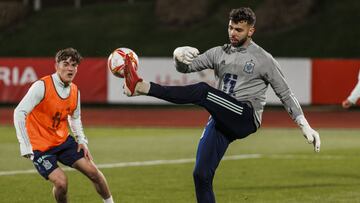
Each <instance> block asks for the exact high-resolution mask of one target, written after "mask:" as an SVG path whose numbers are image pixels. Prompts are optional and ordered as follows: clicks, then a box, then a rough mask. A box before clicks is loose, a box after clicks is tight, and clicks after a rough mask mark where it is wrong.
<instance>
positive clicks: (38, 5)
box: [34, 0, 41, 11]
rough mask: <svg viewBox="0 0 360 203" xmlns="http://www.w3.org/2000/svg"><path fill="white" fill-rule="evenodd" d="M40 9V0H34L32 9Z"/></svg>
mask: <svg viewBox="0 0 360 203" xmlns="http://www.w3.org/2000/svg"><path fill="white" fill-rule="evenodd" d="M40 10H41V0H34V11H40Z"/></svg>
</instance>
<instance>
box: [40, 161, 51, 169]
mask: <svg viewBox="0 0 360 203" xmlns="http://www.w3.org/2000/svg"><path fill="white" fill-rule="evenodd" d="M42 165H43V166H44V167H45V169H46V170H49V169H50V168H51V167H52V164H51V163H50V161H49V160H44V161H43V162H42Z"/></svg>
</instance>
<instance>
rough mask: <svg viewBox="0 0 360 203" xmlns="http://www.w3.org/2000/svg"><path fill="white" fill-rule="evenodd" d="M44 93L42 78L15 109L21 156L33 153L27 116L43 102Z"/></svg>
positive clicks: (15, 122) (15, 124)
mask: <svg viewBox="0 0 360 203" xmlns="http://www.w3.org/2000/svg"><path fill="white" fill-rule="evenodd" d="M44 94H45V84H44V82H43V81H41V80H38V81H36V82H35V83H34V84H33V85H32V86H31V87H30V89H29V90H28V92H27V93H26V95H25V96H24V97H23V98H22V100H21V101H20V103H19V104H18V105H17V107H16V108H15V110H14V127H15V131H16V137H17V139H18V141H19V144H20V154H21V156H24V155H28V154H33V151H32V146H31V143H30V139H29V135H28V133H27V130H26V116H27V115H28V114H29V113H30V112H31V111H32V110H33V109H34V108H35V106H36V105H38V104H39V103H40V102H41V100H42V99H43V98H44Z"/></svg>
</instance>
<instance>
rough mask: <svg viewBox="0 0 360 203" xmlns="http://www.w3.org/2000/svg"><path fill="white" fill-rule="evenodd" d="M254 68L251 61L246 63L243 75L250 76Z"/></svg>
mask: <svg viewBox="0 0 360 203" xmlns="http://www.w3.org/2000/svg"><path fill="white" fill-rule="evenodd" d="M254 67H255V63H254V62H253V60H251V61H246V63H245V66H244V69H243V70H244V72H245V73H248V74H252V73H253V72H254Z"/></svg>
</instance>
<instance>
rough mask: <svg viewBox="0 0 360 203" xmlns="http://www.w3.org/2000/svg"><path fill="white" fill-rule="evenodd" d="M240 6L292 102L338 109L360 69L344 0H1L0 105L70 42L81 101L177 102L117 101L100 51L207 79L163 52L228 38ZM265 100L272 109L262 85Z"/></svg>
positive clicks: (115, 84) (173, 76) (147, 67)
mask: <svg viewBox="0 0 360 203" xmlns="http://www.w3.org/2000/svg"><path fill="white" fill-rule="evenodd" d="M242 6H245V7H251V8H252V9H253V10H254V11H255V13H256V15H257V22H256V32H255V35H254V37H253V38H254V41H255V42H256V43H257V44H259V45H260V46H262V47H263V48H264V49H265V50H267V51H268V52H270V53H271V54H272V55H273V56H274V57H275V58H276V59H277V60H278V61H279V63H280V65H281V66H282V71H283V73H284V75H285V77H286V78H287V81H288V83H289V85H290V87H291V89H292V90H293V92H294V93H295V96H296V97H297V98H298V100H299V102H300V103H301V104H302V105H303V106H304V107H305V108H306V107H315V108H310V109H330V110H336V111H341V107H340V103H341V102H342V101H343V100H344V99H345V98H346V97H347V96H348V95H349V94H350V92H351V90H352V88H353V87H354V86H355V84H356V82H357V76H358V71H359V67H360V60H359V58H358V47H360V40H358V36H360V27H359V26H358V20H359V19H360V13H359V12H358V10H359V9H360V3H358V2H357V1H352V0H344V1H343V2H342V3H339V2H338V1H335V0H327V1H325V0H242V1H240V0H198V1H190V0H64V1H52V0H2V1H1V2H0V47H1V49H0V105H1V106H3V107H5V108H6V107H11V108H13V107H14V106H15V105H16V104H17V103H18V102H19V101H20V99H21V98H22V97H23V96H24V95H25V93H26V92H27V90H28V88H29V87H30V85H31V84H32V82H34V81H36V80H38V79H39V78H41V77H42V76H44V75H47V74H51V73H53V72H54V68H53V64H54V61H53V57H54V55H55V53H56V52H57V51H58V50H59V49H62V48H66V47H74V48H76V49H78V50H79V52H80V53H81V54H82V55H83V56H84V58H85V59H84V60H83V62H82V64H81V65H80V67H79V71H78V75H77V77H76V79H75V83H76V84H78V86H79V88H80V90H81V93H82V103H83V106H84V107H102V108H106V107H120V108H123V107H124V108H127V107H129V106H130V107H131V108H133V109H134V108H145V107H154V106H155V107H160V108H165V107H166V108H168V107H171V108H173V107H178V106H176V105H169V103H167V102H164V101H160V100H158V99H154V98H150V97H141V98H127V97H125V96H124V95H123V94H122V85H121V84H122V79H119V78H116V77H114V76H112V75H111V73H110V71H109V70H108V69H107V67H106V60H107V56H109V54H110V53H111V52H112V51H113V50H114V49H116V48H118V47H128V48H131V49H132V50H134V51H135V52H136V53H137V55H138V56H139V57H140V70H139V72H140V74H141V75H143V76H144V77H145V78H146V79H147V80H150V81H155V82H158V83H160V84H163V85H187V84H191V83H195V82H199V81H206V82H208V83H209V84H211V85H214V84H215V81H214V76H213V72H212V71H210V70H208V71H204V72H203V74H196V73H195V74H179V73H177V72H176V71H175V70H174V68H173V62H172V52H173V50H174V49H175V48H176V47H179V46H185V45H187V46H193V47H197V48H198V49H199V50H200V52H204V51H206V50H208V49H210V48H212V47H214V46H221V45H223V44H225V43H228V36H227V25H228V14H229V12H230V10H231V9H232V8H237V7H242ZM267 103H268V106H273V107H276V106H281V102H280V101H279V99H278V98H277V97H276V96H275V94H274V93H273V91H272V90H271V88H269V91H268V93H267ZM182 107H183V108H186V107H188V106H185V107H184V106H182ZM11 108H10V109H11ZM353 109H356V108H353ZM10 114H11V112H10V113H7V114H6V115H10ZM2 115H5V113H3V114H2ZM2 120H7V121H8V120H9V118H8V117H5V116H2Z"/></svg>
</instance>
